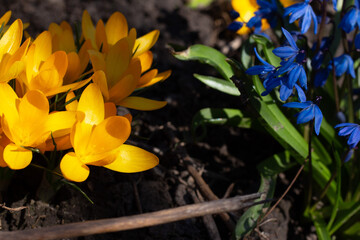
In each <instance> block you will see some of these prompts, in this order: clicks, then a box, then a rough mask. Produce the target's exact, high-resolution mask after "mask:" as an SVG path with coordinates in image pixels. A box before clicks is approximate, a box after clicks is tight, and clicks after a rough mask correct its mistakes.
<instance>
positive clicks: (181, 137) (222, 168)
mask: <svg viewBox="0 0 360 240" xmlns="http://www.w3.org/2000/svg"><path fill="white" fill-rule="evenodd" d="M2 3H3V4H2V5H1V6H0V10H1V13H4V12H5V11H7V10H9V9H10V10H12V11H13V17H12V19H15V18H21V19H22V20H23V21H24V22H29V23H30V27H29V29H28V31H29V32H30V34H32V35H33V36H35V35H36V34H38V33H40V32H41V31H42V30H45V29H47V27H48V25H49V23H50V22H57V23H60V22H61V21H62V20H67V21H69V22H71V23H75V22H79V21H80V19H81V15H82V11H83V10H84V9H87V10H88V11H89V13H90V15H91V16H92V18H93V20H94V21H97V20H98V19H99V18H102V19H103V20H106V19H107V18H108V17H109V16H110V14H111V13H112V12H114V11H120V12H122V13H123V14H124V15H125V16H126V18H127V20H128V23H129V26H131V27H135V28H136V29H137V31H138V33H139V35H143V34H145V33H147V32H149V31H151V30H153V29H159V30H160V32H161V34H160V38H159V41H158V42H157V44H156V45H155V47H154V48H153V52H154V57H155V59H154V63H155V66H156V67H157V68H158V69H159V70H160V71H165V70H167V69H172V71H173V73H172V75H171V77H170V78H169V79H168V80H166V81H165V82H163V83H161V84H158V85H157V86H155V87H153V88H151V89H150V90H149V91H147V92H145V95H147V96H149V97H152V98H155V99H158V100H164V99H165V100H167V101H168V105H167V106H166V107H165V108H163V109H161V110H157V111H153V112H141V113H140V112H135V111H134V112H132V113H133V114H134V126H133V136H132V137H131V139H130V143H131V144H134V145H138V146H140V147H142V148H145V149H147V150H149V151H152V152H154V153H155V154H157V155H158V156H159V158H160V165H159V166H158V167H156V168H155V169H153V170H150V171H147V172H145V173H139V174H120V173H114V172H111V171H109V170H106V169H101V168H95V167H94V168H91V175H90V178H89V180H88V181H86V182H85V183H83V184H80V185H79V186H80V187H81V188H82V189H83V191H84V192H85V193H86V194H88V196H89V197H90V198H91V199H92V200H93V201H94V202H95V204H94V205H92V204H90V203H89V202H88V201H87V200H86V199H85V198H84V197H83V196H82V195H81V194H80V193H79V192H78V191H75V190H73V189H72V188H70V187H63V188H61V189H60V190H59V192H58V193H57V194H56V195H55V197H54V198H53V199H52V200H51V201H50V202H49V203H44V202H43V201H40V200H39V199H38V197H36V189H38V185H39V182H40V180H41V176H42V171H40V170H36V169H33V168H31V169H26V170H24V171H19V172H17V173H16V175H15V177H14V180H13V182H12V183H11V185H10V187H9V189H8V191H7V192H6V193H4V194H3V196H2V197H3V199H2V201H3V202H6V204H7V206H9V207H19V206H27V207H28V208H27V209H26V210H23V211H19V212H9V211H5V210H2V211H0V217H1V226H0V227H1V229H3V230H17V229H26V228H38V227H43V226H51V225H55V224H63V223H69V222H78V221H84V220H91V219H102V218H111V217H119V216H127V215H133V214H138V213H139V212H140V211H142V212H151V211H156V210H160V209H166V208H171V207H176V206H181V205H185V204H191V203H193V199H192V198H191V195H190V194H189V186H191V185H192V184H193V183H192V182H191V178H190V177H189V173H188V172H187V170H186V164H191V165H192V166H194V167H195V168H196V169H197V170H199V171H202V172H203V178H204V179H205V180H206V182H207V183H208V184H209V186H210V187H211V188H212V190H213V191H214V193H215V194H216V195H217V196H219V197H222V196H223V195H224V193H225V191H226V189H227V188H228V186H229V185H230V184H232V183H235V187H234V190H233V191H232V192H231V195H237V194H244V193H253V192H256V191H257V189H258V187H259V176H258V174H257V171H256V168H255V166H256V164H257V163H258V162H259V161H261V160H262V159H264V158H266V157H267V156H269V155H270V154H271V153H272V152H274V151H276V150H277V149H278V148H279V146H277V145H276V144H275V141H274V140H272V139H271V138H269V137H268V136H266V135H263V134H260V133H257V132H253V131H250V130H241V129H235V128H231V127H226V126H210V127H208V128H207V134H206V137H205V138H204V139H202V140H198V141H195V140H194V139H193V138H192V136H191V133H190V126H191V120H192V117H193V116H194V114H195V113H196V112H197V111H198V110H200V109H201V108H205V107H234V108H237V107H241V106H240V103H239V100H238V99H237V98H235V97H230V96H227V95H225V94H222V93H219V92H216V91H215V90H212V89H209V88H207V87H205V85H203V84H202V83H200V82H198V81H197V80H196V79H194V78H193V76H192V74H193V73H195V72H197V73H202V74H215V73H214V72H213V70H212V69H211V68H208V67H206V66H204V65H201V64H199V63H191V62H180V61H178V60H176V59H175V58H174V57H172V55H171V54H170V51H169V49H168V48H167V47H166V46H167V44H169V43H172V44H178V45H182V46H190V45H192V44H195V43H202V44H206V45H208V46H213V47H216V48H218V49H221V50H222V51H223V52H224V53H226V54H229V55H231V54H234V53H236V51H233V50H234V49H235V50H236V48H237V47H238V45H239V44H240V42H241V41H240V40H239V39H236V38H235V35H233V34H231V33H229V32H227V31H226V30H225V29H224V28H225V27H226V24H227V23H229V22H228V21H229V18H228V15H227V11H228V10H229V3H228V1H216V3H215V4H213V5H212V6H211V7H208V8H205V9H201V10H192V9H189V8H187V7H186V6H185V5H184V1H183V0H166V1H156V0H148V1H141V0H133V1H130V0H127V1H125V0H124V1H115V0H113V1H96V0H95V1H86V2H85V1H84V2H82V1H78V0H77V1H75V0H45V1H44V0H42V1H40V0H31V1H25V0H18V1H10V0H8V1H2ZM234 39H235V40H234ZM184 154H185V155H187V156H189V157H190V159H191V161H190V162H185V161H184ZM291 174H292V173H290V174H289V175H290V177H291ZM29 179H31V180H29ZM287 181H288V180H287V176H283V181H280V182H281V183H285V184H286V182H287ZM299 189H301V185H297V186H296V187H295V190H297V192H300V190H299ZM282 190H284V184H282V185H281V184H280V187H279V189H278V191H279V194H278V195H277V196H279V195H280V193H281V191H282ZM135 192H137V193H138V195H139V198H136V197H135V194H134V193H135ZM295 193H296V191H295V192H293V193H292V195H293V196H292V197H291V196H289V197H287V198H286V200H285V201H284V202H283V203H282V204H281V206H280V208H279V209H277V211H275V212H274V215H273V216H272V218H273V219H275V220H276V221H270V222H269V224H265V225H264V226H263V228H262V229H261V231H264V232H265V233H267V234H272V235H271V239H288V236H291V238H290V237H289V239H305V238H304V237H302V236H303V235H304V234H303V231H304V229H303V228H301V227H297V226H299V225H300V224H299V222H298V220H297V221H295V220H291V217H290V214H292V216H293V217H294V219H296V218H295V217H298V216H299V215H301V214H299V213H296V212H295V213H293V212H294V210H292V205H293V204H294V202H295V199H296V194H295ZM294 196H295V197H294ZM136 200H139V203H137V201H136ZM215 220H216V223H217V225H218V228H219V231H220V234H221V236H222V239H229V238H230V233H229V232H228V231H227V229H226V228H225V227H224V224H223V223H222V221H221V219H220V218H219V217H215ZM288 229H290V230H289V231H288ZM254 236H255V237H254V238H252V239H259V237H256V236H257V234H254ZM79 239H86V240H90V239H91V240H92V239H94V240H95V239H96V240H98V239H157V240H160V239H176V240H178V239H209V237H208V233H207V231H206V228H205V226H204V224H203V222H202V220H201V219H200V218H198V219H189V220H185V221H181V222H176V223H171V224H166V225H161V226H157V227H151V228H145V229H140V230H134V231H127V232H121V233H110V234H105V235H96V236H89V237H82V238H79Z"/></svg>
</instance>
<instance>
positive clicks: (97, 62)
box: [88, 50, 106, 71]
mask: <svg viewBox="0 0 360 240" xmlns="http://www.w3.org/2000/svg"><path fill="white" fill-rule="evenodd" d="M88 53H89V56H90V60H91V64H92V66H93V68H94V71H98V70H102V71H106V63H105V59H104V56H103V54H102V53H100V52H98V51H95V50H88Z"/></svg>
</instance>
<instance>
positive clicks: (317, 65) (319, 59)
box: [311, 37, 331, 70]
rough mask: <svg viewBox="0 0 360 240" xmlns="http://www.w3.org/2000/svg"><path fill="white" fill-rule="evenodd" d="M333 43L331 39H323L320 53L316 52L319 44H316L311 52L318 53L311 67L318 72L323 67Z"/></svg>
mask: <svg viewBox="0 0 360 240" xmlns="http://www.w3.org/2000/svg"><path fill="white" fill-rule="evenodd" d="M330 43H331V38H329V37H323V38H322V40H321V43H320V48H319V51H317V52H316V48H317V44H314V45H313V47H312V48H311V50H312V51H313V52H316V54H315V56H314V57H313V58H312V59H311V66H312V67H313V69H315V70H318V69H320V67H321V65H322V64H323V61H324V58H325V53H326V51H327V50H328V49H329V47H330Z"/></svg>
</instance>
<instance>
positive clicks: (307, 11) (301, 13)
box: [284, 0, 318, 34]
mask: <svg viewBox="0 0 360 240" xmlns="http://www.w3.org/2000/svg"><path fill="white" fill-rule="evenodd" d="M310 1H311V0H305V1H304V2H300V3H296V4H293V5H291V6H289V7H287V8H285V11H284V16H288V15H290V18H289V22H290V23H293V22H295V21H296V20H298V19H299V25H300V29H301V33H306V32H307V30H308V29H309V27H310V25H311V19H312V20H313V22H314V32H315V34H316V33H317V24H318V23H317V20H316V15H315V13H314V10H313V9H312V7H311V6H310Z"/></svg>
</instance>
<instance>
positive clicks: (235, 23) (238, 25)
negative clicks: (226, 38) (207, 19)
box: [227, 21, 244, 32]
mask: <svg viewBox="0 0 360 240" xmlns="http://www.w3.org/2000/svg"><path fill="white" fill-rule="evenodd" d="M243 25H244V23H242V22H239V21H233V22H232V23H230V24H229V26H228V27H227V28H228V29H229V30H230V31H234V32H236V31H237V30H239V29H240V28H242V26H243Z"/></svg>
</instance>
